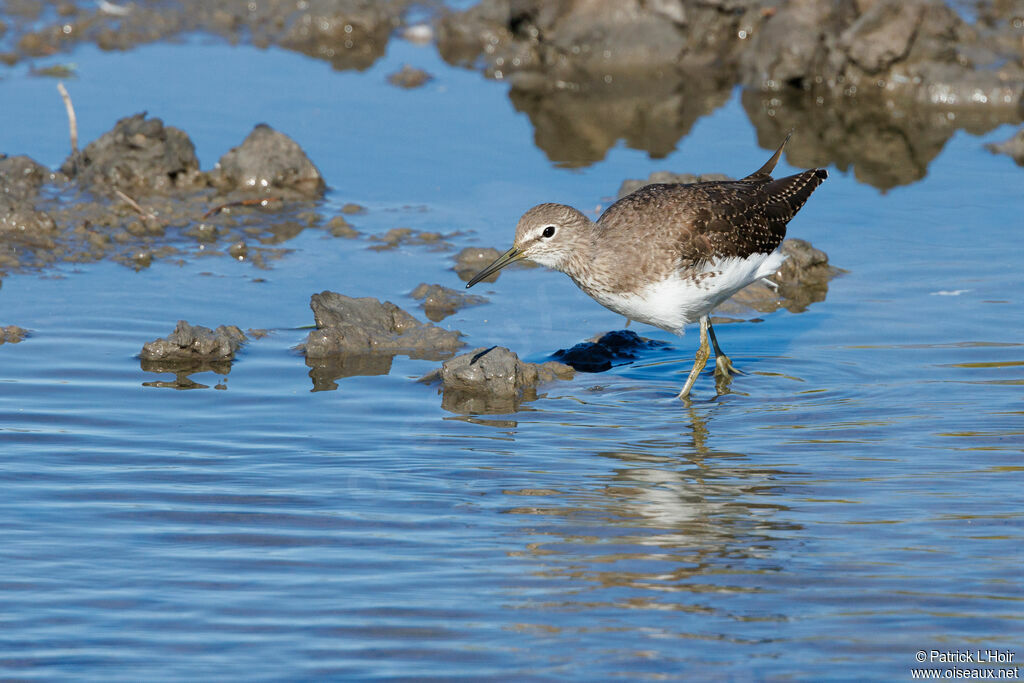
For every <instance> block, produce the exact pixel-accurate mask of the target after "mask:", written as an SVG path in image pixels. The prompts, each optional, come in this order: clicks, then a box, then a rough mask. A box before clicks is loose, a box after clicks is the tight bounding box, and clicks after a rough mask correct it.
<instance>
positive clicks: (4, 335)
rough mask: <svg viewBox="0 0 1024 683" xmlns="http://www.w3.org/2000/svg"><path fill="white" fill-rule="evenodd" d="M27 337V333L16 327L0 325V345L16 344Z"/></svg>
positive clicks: (23, 329) (22, 328)
mask: <svg viewBox="0 0 1024 683" xmlns="http://www.w3.org/2000/svg"><path fill="white" fill-rule="evenodd" d="M28 335H29V331H28V330H26V329H25V328H24V327H18V326H17V325H0V344H17V343H19V342H21V341H24V339H25V338H26V337H27V336H28Z"/></svg>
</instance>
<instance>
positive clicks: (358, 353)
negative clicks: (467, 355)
mask: <svg viewBox="0 0 1024 683" xmlns="http://www.w3.org/2000/svg"><path fill="white" fill-rule="evenodd" d="M309 306H310V308H312V309H313V317H314V320H315V322H316V329H315V330H313V331H312V332H310V333H309V336H308V337H307V339H306V343H305V344H301V345H299V347H298V349H297V350H298V351H299V352H300V353H302V354H303V355H305V357H306V364H307V365H308V366H310V377H311V379H312V380H313V390H314V391H321V390H324V389H334V388H337V384H336V383H335V382H334V380H336V379H339V378H341V377H352V376H355V375H384V374H387V373H388V372H389V371H390V370H391V361H392V358H394V356H396V355H399V354H401V355H407V356H409V357H410V358H426V359H430V360H441V359H443V358H447V357H449V356H451V355H452V354H453V353H454V352H455V351H457V350H458V349H459V348H461V347H462V346H463V345H464V344H463V342H462V341H461V340H460V338H461V337H462V334H461V333H459V332H457V331H454V330H445V329H443V328H440V327H437V326H436V325H433V324H431V323H422V322H420V321H419V320H417V319H416V318H414V317H413V316H411V315H409V314H408V313H406V312H405V311H403V310H402V309H401V308H399V307H398V306H396V305H394V304H393V303H391V302H390V301H384V302H381V301H380V300H379V299H374V298H372V297H363V298H358V299H357V298H353V297H350V296H345V295H344V294H338V293H337V292H329V291H325V292H320V293H319V294H314V295H313V296H312V297H311V298H310V302H309Z"/></svg>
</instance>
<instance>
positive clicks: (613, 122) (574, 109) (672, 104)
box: [509, 72, 732, 167]
mask: <svg viewBox="0 0 1024 683" xmlns="http://www.w3.org/2000/svg"><path fill="white" fill-rule="evenodd" d="M731 90H732V88H731V84H730V83H728V82H727V81H725V80H723V79H722V78H720V77H716V74H714V73H711V72H697V73H691V74H686V75H685V76H684V75H681V74H678V73H675V72H673V73H672V75H662V76H660V77H657V78H652V77H644V76H643V75H640V76H639V77H630V78H621V79H612V80H611V82H610V83H606V82H605V81H603V80H596V79H595V80H590V81H586V82H585V83H582V84H580V85H577V86H575V87H572V88H565V87H558V85H555V84H552V82H551V81H549V80H547V79H544V78H541V77H533V76H529V75H523V76H522V77H517V78H515V79H513V80H512V88H511V90H510V91H509V98H511V100H512V104H513V106H515V108H516V110H517V111H520V112H523V113H525V114H526V115H527V116H529V117H530V122H531V123H532V124H533V128H534V142H535V143H536V145H537V146H538V147H539V148H540V149H542V150H543V151H544V153H545V154H547V156H548V158H549V159H550V160H551V161H553V162H555V163H558V164H561V165H563V166H567V167H578V166H587V165H589V164H592V163H595V162H598V161H601V160H602V159H604V157H605V155H606V154H607V153H608V150H609V149H611V148H612V147H614V146H615V144H616V143H617V142H618V141H619V140H620V139H622V140H624V141H625V142H626V145H628V146H629V147H631V148H633V149H639V150H644V151H646V152H647V153H648V154H650V155H651V156H652V157H654V158H655V159H661V158H664V157H666V156H668V155H669V154H671V153H672V152H673V151H674V150H675V148H676V144H677V143H678V142H679V140H680V139H682V138H683V137H684V136H685V135H686V134H687V133H689V132H690V129H691V128H692V127H693V124H694V123H696V121H697V120H698V119H699V118H701V117H702V116H705V115H707V114H710V113H711V112H712V111H714V110H715V109H717V108H719V107H721V106H723V105H724V104H725V103H726V102H727V101H728V100H729V96H730V93H731Z"/></svg>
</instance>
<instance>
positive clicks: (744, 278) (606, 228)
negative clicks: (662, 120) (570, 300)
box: [466, 137, 828, 398]
mask: <svg viewBox="0 0 1024 683" xmlns="http://www.w3.org/2000/svg"><path fill="white" fill-rule="evenodd" d="M786 140H787V141H788V140H789V137H787V138H786ZM785 145H786V142H785V141H784V142H783V143H782V145H780V146H779V149H778V150H776V152H775V154H774V155H772V158H771V159H769V160H768V162H767V163H766V164H765V165H764V166H762V167H761V168H760V169H758V170H757V171H755V172H754V173H752V174H750V175H749V176H747V177H746V178H743V179H742V180H736V181H716V182H706V183H694V184H689V185H682V184H655V185H647V186H646V187H642V188H640V189H639V190H637V191H636V192H633V193H632V194H629V195H627V196H625V197H623V198H622V199H620V200H619V201H617V202H615V203H614V204H612V205H611V206H610V207H608V209H607V210H606V211H605V212H604V213H603V214H602V215H601V217H600V218H598V220H597V222H594V221H591V220H590V219H589V218H587V217H586V216H585V215H583V214H582V213H581V212H579V211H577V210H576V209H574V208H572V207H571V206H565V205H564V204H540V205H538V206H535V207H533V208H532V209H530V210H529V211H527V212H526V213H525V214H523V216H522V218H520V219H519V224H518V225H517V226H516V235H515V242H514V245H513V247H512V248H511V249H509V250H508V251H507V252H505V253H504V254H503V255H502V256H500V257H499V258H498V259H497V260H495V261H494V263H492V264H491V265H489V266H487V267H486V268H484V269H483V270H482V271H480V272H479V273H477V275H476V276H474V277H473V278H472V279H471V280H470V281H469V282H468V283H467V285H466V286H467V287H472V286H473V285H475V284H476V283H477V282H480V281H481V280H483V279H484V278H486V277H488V276H490V275H492V274H493V273H495V272H496V271H498V270H500V269H501V268H504V267H505V266H507V265H508V264H510V263H513V262H515V261H518V260H520V259H530V260H532V261H536V262H537V263H540V264H541V265H545V266H548V267H550V268H554V269H555V270H559V271H561V272H563V273H565V274H566V275H568V276H569V277H570V278H572V280H573V282H575V283H576V285H577V286H578V287H579V288H580V289H582V290H583V291H584V292H586V293H587V294H588V295H590V297H591V298H593V299H594V300H595V301H597V302H598V303H600V304H601V305H603V306H604V307H606V308H608V309H610V310H612V311H615V312H616V313H619V314H621V315H624V316H626V317H627V318H629V319H631V320H637V321H640V322H644V323H647V324H648V325H653V326H655V327H659V328H661V329H663V330H667V331H669V332H672V333H674V334H679V335H682V334H683V330H684V328H685V326H686V325H687V324H689V323H692V322H697V321H699V322H700V346H699V347H698V349H697V356H696V358H695V360H694V364H693V368H692V369H691V370H690V374H689V376H688V377H687V379H686V383H685V384H684V385H683V388H682V390H681V391H680V392H679V398H685V397H686V396H688V395H689V393H690V389H691V388H692V387H693V383H694V381H696V379H697V376H698V375H699V374H700V371H701V370H702V369H703V368H704V365H705V364H706V363H707V360H708V357H709V356H710V355H711V350H710V347H709V345H708V339H709V337H710V340H711V343H712V344H713V345H714V347H715V371H716V374H719V375H721V376H725V377H728V376H729V374H730V373H731V372H736V369H735V368H734V367H733V365H732V362H731V361H730V360H729V357H728V356H726V355H725V354H724V353H722V350H721V348H720V347H719V346H718V339H717V338H716V336H715V331H714V328H712V326H711V321H710V318H709V315H710V313H711V311H712V310H714V309H715V307H717V306H718V305H719V304H721V303H722V302H724V301H725V300H726V299H728V298H729V297H731V296H732V295H733V294H735V293H736V292H738V291H739V290H741V289H743V288H744V287H746V286H747V285H749V284H751V283H753V282H756V281H757V280H760V279H761V278H763V277H766V276H768V275H771V274H773V273H775V271H777V270H778V269H779V266H781V265H782V262H783V261H784V260H785V257H784V256H783V255H782V253H781V252H780V251H779V246H780V245H781V244H782V240H783V239H784V238H785V236H786V224H787V223H788V222H789V221H790V219H792V218H793V216H795V215H796V213H797V211H799V210H800V208H801V207H803V205H804V203H805V202H806V201H807V198H808V197H810V195H811V193H812V192H814V190H815V188H817V187H818V185H820V184H821V183H822V181H824V180H825V178H827V177H828V173H827V172H826V171H825V170H824V169H820V168H817V169H811V170H808V171H803V172H802V173H797V174H796V175H791V176H787V177H785V178H779V179H778V180H775V179H773V178H772V176H771V172H772V170H773V169H774V168H775V165H776V164H777V163H778V161H779V157H780V156H781V154H782V149H783V147H785Z"/></svg>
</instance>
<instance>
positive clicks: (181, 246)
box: [0, 113, 325, 275]
mask: <svg viewBox="0 0 1024 683" xmlns="http://www.w3.org/2000/svg"><path fill="white" fill-rule="evenodd" d="M324 189H325V184H324V181H323V178H322V177H321V176H320V172H319V171H318V170H317V169H316V166H315V165H314V164H313V163H312V162H311V161H310V160H309V158H308V157H307V156H306V154H305V153H304V152H303V151H302V149H301V148H300V147H299V146H298V145H297V144H296V143H295V142H294V141H293V140H291V139H290V138H289V137H287V136H286V135H284V134H282V133H279V132H277V131H275V130H273V129H271V128H269V127H268V126H265V125H259V126H256V128H255V129H254V130H253V131H252V133H251V134H250V135H249V136H248V137H247V138H246V139H245V140H244V141H243V142H242V143H241V144H240V145H239V146H237V147H235V148H234V149H232V150H231V151H229V152H228V153H227V154H225V155H224V156H223V157H222V158H221V160H220V162H219V163H218V164H217V166H215V167H214V168H213V169H212V170H210V171H202V170H201V169H200V168H199V160H198V159H197V157H196V154H195V147H194V145H193V144H192V141H191V140H190V139H189V137H188V135H186V134H185V133H184V132H183V131H181V130H179V129H177V128H174V127H172V126H165V125H164V123H163V122H162V121H161V120H160V119H158V118H150V117H147V116H146V114H144V113H143V114H136V115H134V116H129V117H126V118H123V119H121V120H120V121H118V122H117V124H116V125H115V126H114V128H113V129H112V130H110V131H109V132H107V133H105V134H104V135H102V136H101V137H100V138H99V139H97V140H95V141H94V142H91V143H90V144H89V145H87V146H86V147H85V148H84V149H82V150H80V151H78V152H75V153H73V154H72V155H71V156H69V157H68V159H67V160H65V161H64V163H63V164H62V165H61V167H60V169H59V170H50V169H47V168H45V167H44V166H42V165H41V164H38V163H36V162H35V161H33V160H32V159H29V158H28V157H24V156H18V157H7V156H4V155H0V275H2V274H3V273H4V272H7V271H11V270H18V269H26V268H41V267H45V266H48V265H52V264H55V263H59V262H89V261H97V260H101V259H105V258H110V259H113V260H115V261H118V262H121V263H124V264H126V265H130V266H132V267H135V268H143V267H146V266H148V265H150V264H151V263H152V261H153V260H154V259H161V258H171V257H185V256H187V255H189V254H193V255H194V254H198V253H203V254H204V255H208V254H216V253H227V255H229V256H230V257H231V258H236V259H248V260H250V261H252V262H253V263H254V264H256V265H258V266H263V265H266V262H267V260H269V259H272V258H275V257H278V256H280V255H281V254H283V253H284V251H283V250H281V249H277V248H274V247H272V246H270V245H274V244H277V243H280V242H283V241H285V240H288V239H291V238H292V237H294V236H295V235H296V234H298V233H299V232H301V231H302V230H304V229H306V228H309V227H317V226H319V225H320V224H321V222H322V218H321V216H320V215H319V214H318V213H317V211H316V208H317V206H318V203H317V200H318V199H319V198H320V197H321V196H322V195H323V192H324ZM218 247H220V248H222V249H223V251H222V252H219V251H218Z"/></svg>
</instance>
